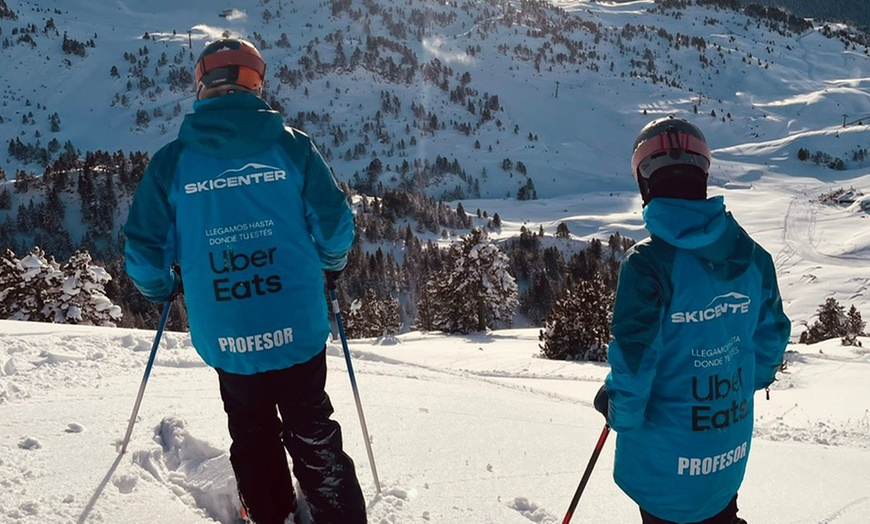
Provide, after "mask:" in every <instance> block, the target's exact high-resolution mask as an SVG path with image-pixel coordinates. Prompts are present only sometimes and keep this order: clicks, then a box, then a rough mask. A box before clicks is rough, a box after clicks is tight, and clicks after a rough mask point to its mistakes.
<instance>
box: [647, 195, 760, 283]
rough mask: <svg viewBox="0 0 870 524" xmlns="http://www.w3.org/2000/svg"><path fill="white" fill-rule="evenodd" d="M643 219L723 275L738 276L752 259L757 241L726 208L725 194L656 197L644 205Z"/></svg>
mask: <svg viewBox="0 0 870 524" xmlns="http://www.w3.org/2000/svg"><path fill="white" fill-rule="evenodd" d="M643 219H644V223H645V224H646V228H647V230H649V232H650V234H651V235H653V236H655V237H658V238H660V239H662V240H664V241H665V242H667V243H668V244H671V245H672V246H675V247H677V248H681V249H686V250H688V251H690V252H691V253H692V254H694V255H695V256H696V257H698V258H699V259H701V261H702V263H703V264H704V266H705V268H706V269H707V270H708V271H710V272H711V273H713V274H715V275H717V276H719V277H721V278H725V279H731V278H734V277H735V276H737V275H740V274H742V273H743V272H745V271H746V269H747V268H748V267H749V264H750V263H751V260H752V254H753V251H754V249H755V243H754V242H752V240H751V239H750V237H749V235H748V234H747V233H746V232H745V231H744V230H743V228H741V227H740V226H739V225H738V224H737V221H736V220H734V217H733V216H731V213H729V212H727V211H725V199H724V197H721V196H717V197H713V198H708V199H707V200H682V199H676V198H654V199H653V200H651V201H650V203H649V204H648V205H647V206H646V208H645V209H644V212H643Z"/></svg>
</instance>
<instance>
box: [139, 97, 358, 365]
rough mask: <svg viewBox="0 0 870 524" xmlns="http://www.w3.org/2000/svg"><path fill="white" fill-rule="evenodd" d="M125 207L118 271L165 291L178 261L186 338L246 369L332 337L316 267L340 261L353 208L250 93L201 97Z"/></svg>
mask: <svg viewBox="0 0 870 524" xmlns="http://www.w3.org/2000/svg"><path fill="white" fill-rule="evenodd" d="M193 107H194V111H193V113H191V114H188V115H186V116H185V118H184V122H183V123H182V126H181V129H180V131H179V134H178V138H177V139H176V140H174V141H172V142H170V143H169V144H167V145H166V146H164V147H163V148H161V149H160V150H159V151H157V153H155V154H154V157H153V158H152V160H151V162H150V163H149V165H148V168H147V169H146V170H145V173H144V175H143V178H142V181H141V182H140V184H139V187H138V189H137V191H136V195H135V197H134V199H133V203H132V205H131V207H130V211H129V215H128V217H127V221H126V224H125V225H124V234H125V236H126V247H125V251H126V270H127V273H128V274H129V275H130V278H131V279H132V280H133V282H134V283H135V285H136V287H137V288H138V289H139V290H140V291H141V292H142V294H143V295H145V296H146V297H147V298H149V299H150V300H153V301H164V300H167V299H168V298H169V297H170V296H171V295H172V293H173V291H174V289H175V286H176V285H177V282H176V281H175V277H174V272H172V271H171V270H170V267H171V265H172V264H173V262H175V261H178V263H179V265H180V267H181V270H182V273H183V275H184V297H185V301H186V305H187V312H188V323H189V325H190V336H191V340H192V342H193V345H194V346H195V347H196V350H197V352H198V353H199V354H200V356H201V357H202V359H203V360H204V361H205V362H206V363H207V364H208V365H210V366H212V367H215V368H220V369H222V370H224V371H227V372H230V373H237V374H244V375H250V374H254V373H261V372H264V371H270V370H275V369H283V368H287V367H290V366H293V365H294V364H299V363H302V362H307V361H308V360H310V359H311V358H312V357H313V356H314V355H316V354H317V353H318V352H319V351H321V350H322V349H323V345H324V343H325V342H326V339H327V337H328V335H329V320H328V313H327V304H326V299H325V295H324V277H323V271H337V270H340V269H342V268H344V266H345V264H346V262H347V252H348V250H349V249H350V246H351V243H352V241H353V237H354V226H353V212H352V210H351V209H350V207H349V205H348V203H347V199H346V196H345V195H344V193H343V192H342V191H341V189H339V187H338V186H337V185H336V182H335V179H334V178H333V176H332V173H331V171H330V169H329V167H328V166H327V165H326V162H325V161H324V160H323V158H322V157H321V155H320V153H319V152H318V151H317V149H316V148H315V147H314V145H313V144H312V142H311V140H310V139H309V138H308V136H306V135H305V134H303V133H302V132H300V131H298V130H296V129H292V128H289V127H285V126H284V122H283V119H282V117H281V115H280V114H279V113H277V112H275V111H272V110H271V108H270V107H269V105H268V104H267V103H266V102H265V101H263V100H262V99H261V98H259V97H257V96H255V95H253V94H251V93H231V94H228V95H225V96H222V97H217V98H210V99H205V100H199V101H196V102H195V103H194V106H193Z"/></svg>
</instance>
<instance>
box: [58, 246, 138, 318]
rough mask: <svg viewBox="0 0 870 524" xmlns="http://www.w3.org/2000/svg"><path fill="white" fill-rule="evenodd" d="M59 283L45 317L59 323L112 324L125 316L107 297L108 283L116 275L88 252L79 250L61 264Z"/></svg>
mask: <svg viewBox="0 0 870 524" xmlns="http://www.w3.org/2000/svg"><path fill="white" fill-rule="evenodd" d="M60 272H61V276H60V278H59V279H58V282H57V285H56V286H54V287H52V288H51V289H49V290H48V291H49V294H48V297H47V300H46V304H45V306H44V308H43V316H44V317H45V318H46V320H48V321H49V322H55V323H59V324H85V325H94V326H112V327H114V326H115V325H116V324H115V322H116V321H117V320H120V318H121V308H120V307H118V306H116V305H115V304H113V303H112V301H111V300H109V299H108V298H107V297H106V294H105V288H104V286H105V284H106V283H107V282H109V281H110V280H111V279H112V277H111V276H110V275H109V274H108V273H107V272H106V271H105V270H104V269H103V268H102V267H99V266H94V265H91V255H90V254H89V253H88V252H87V251H76V252H75V253H74V254H73V255H72V256H71V257H70V258H69V260H67V261H66V262H65V263H64V264H63V265H61V266H60Z"/></svg>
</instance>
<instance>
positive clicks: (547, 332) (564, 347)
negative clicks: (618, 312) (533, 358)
mask: <svg viewBox="0 0 870 524" xmlns="http://www.w3.org/2000/svg"><path fill="white" fill-rule="evenodd" d="M612 306H613V293H612V292H610V291H609V290H608V289H607V286H606V285H605V283H604V279H603V278H602V276H601V275H599V274H596V275H594V276H593V277H592V278H591V279H589V280H580V281H579V282H578V283H577V285H576V286H575V287H574V288H573V289H570V288H566V289H565V290H564V291H563V295H562V297H561V298H560V299H559V300H557V301H556V304H555V305H554V306H553V310H552V311H551V312H550V315H549V316H548V317H547V321H546V323H545V325H544V329H542V330H541V331H540V333H539V335H538V340H540V341H541V342H542V344H540V346H539V347H540V348H541V354H542V355H543V356H544V357H546V358H549V359H554V360H578V359H582V360H596V361H604V360H606V358H607V353H606V350H607V343H608V342H609V340H610V315H611V313H610V312H611V309H612Z"/></svg>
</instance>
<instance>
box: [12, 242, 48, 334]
mask: <svg viewBox="0 0 870 524" xmlns="http://www.w3.org/2000/svg"><path fill="white" fill-rule="evenodd" d="M19 262H20V264H21V267H22V268H23V270H24V271H23V273H22V274H21V280H20V281H18V283H17V284H15V285H14V287H13V288H12V289H11V290H10V292H9V294H7V296H6V302H7V304H10V305H13V304H14V306H13V309H10V310H9V316H8V318H10V319H12V320H29V321H34V322H50V320H48V319H47V318H46V317H45V315H44V314H43V310H44V308H45V305H46V303H47V300H48V297H49V290H50V289H52V288H53V287H55V286H57V285H58V283H59V281H60V276H61V273H60V265H59V264H58V263H57V262H55V260H54V257H51V258H50V259H46V258H45V252H44V251H43V250H42V248H40V247H39V246H37V247H34V248H33V249H32V250H30V253H28V255H27V256H26V257H24V258H22V259H21V260H20V261H19Z"/></svg>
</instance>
